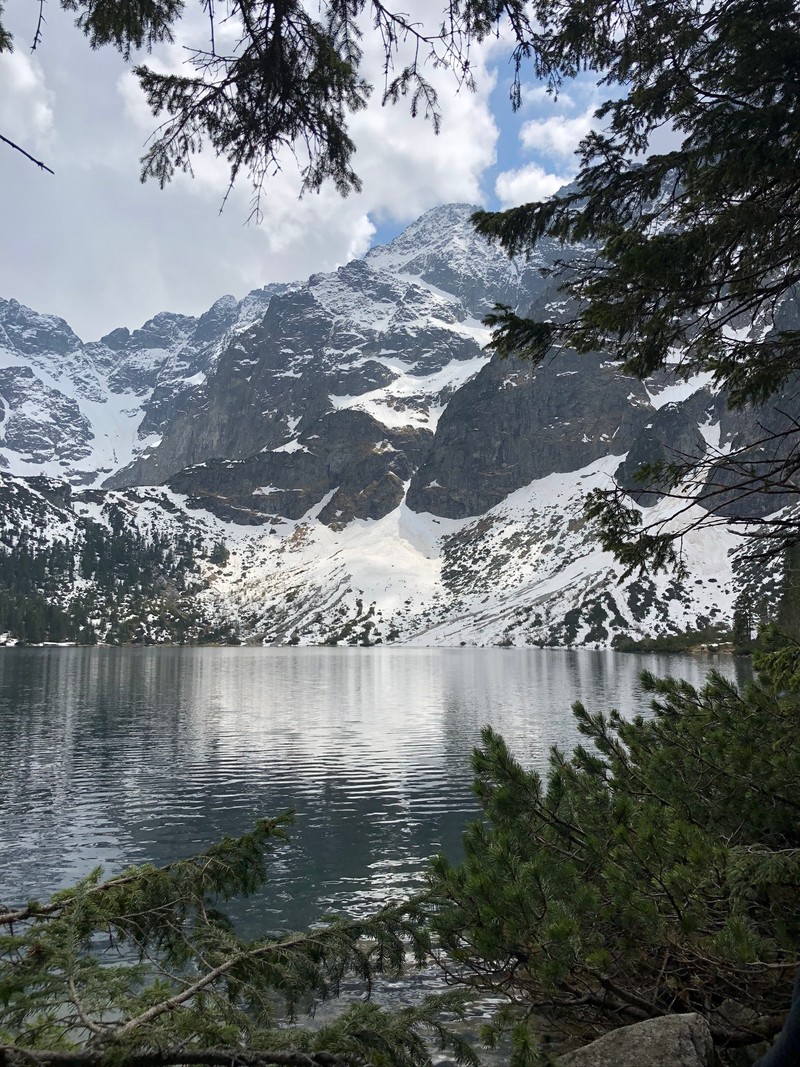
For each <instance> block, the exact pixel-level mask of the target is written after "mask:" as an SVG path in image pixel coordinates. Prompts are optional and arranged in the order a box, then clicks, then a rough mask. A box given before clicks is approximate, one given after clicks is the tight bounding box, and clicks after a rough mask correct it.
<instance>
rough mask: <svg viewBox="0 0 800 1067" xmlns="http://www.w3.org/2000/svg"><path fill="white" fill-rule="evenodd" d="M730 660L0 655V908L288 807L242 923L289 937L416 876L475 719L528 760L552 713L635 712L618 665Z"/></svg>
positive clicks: (538, 749) (326, 653)
mask: <svg viewBox="0 0 800 1067" xmlns="http://www.w3.org/2000/svg"><path fill="white" fill-rule="evenodd" d="M709 666H714V667H717V668H718V669H720V670H722V672H723V673H725V674H727V675H729V676H732V677H733V676H735V674H736V672H737V670H738V671H747V670H748V666H747V665H746V664H744V663H741V661H735V660H733V659H730V658H725V657H722V658H718V659H714V660H708V659H703V658H700V657H691V658H690V657H677V656H632V655H622V654H614V653H606V652H566V651H564V652H559V651H540V650H530V651H528V650H501V649H477V650H476V649H445V650H441V649H364V650H361V649H221V648H220V649H216V648H215V649H5V650H0V738H2V745H0V902H2V903H5V904H12V903H14V902H18V901H21V900H24V899H28V898H30V897H41V896H44V895H46V894H47V893H48V892H50V891H52V890H54V889H57V888H60V887H62V886H65V885H67V884H69V883H70V882H71V881H73V880H74V879H75V878H76V877H78V876H82V875H85V874H86V873H88V872H89V871H90V870H91V869H92V868H93V867H95V866H96V865H97V864H103V866H104V867H105V868H106V869H107V871H108V872H109V873H113V872H114V871H116V870H119V869H121V868H122V867H124V866H126V865H128V864H130V863H135V862H139V861H144V860H148V861H153V862H156V863H159V862H167V861H169V860H172V859H175V858H177V857H178V856H182V855H187V854H189V853H191V852H192V851H195V850H198V849H201V848H204V847H205V846H207V845H208V844H210V843H211V842H213V841H214V840H215V839H217V838H219V837H220V836H221V835H223V834H232V835H237V834H240V833H243V832H245V831H246V830H247V829H248V828H249V827H250V826H251V825H252V823H253V821H254V820H255V819H256V818H257V817H259V816H262V815H270V814H275V813H277V812H279V811H282V810H284V809H286V808H294V809H295V810H296V811H297V824H296V828H295V831H294V834H293V842H292V844H291V845H289V846H287V847H285V848H282V849H281V850H280V851H279V853H278V854H277V856H276V857H275V861H274V864H273V869H272V878H271V882H270V885H269V887H268V889H267V891H266V892H265V893H264V894H262V895H261V896H259V897H258V898H254V899H253V900H252V901H249V902H247V903H246V904H245V905H243V906H242V909H241V910H240V912H239V914H240V918H241V919H243V920H244V921H245V922H246V923H247V925H248V926H249V925H251V924H252V925H253V926H256V925H257V926H259V927H262V928H263V927H267V928H269V929H273V928H279V927H281V928H282V927H299V926H304V925H306V924H307V923H308V922H309V921H311V920H313V919H314V918H315V917H317V916H318V915H320V914H321V913H323V912H325V911H328V910H347V911H349V912H358V911H360V910H365V909H369V908H371V907H373V906H374V905H375V904H376V903H378V902H380V901H383V900H385V899H387V898H389V897H391V896H401V895H402V894H404V893H405V892H406V891H408V890H409V889H412V888H413V887H414V885H415V884H418V881H419V878H420V876H421V872H422V870H423V869H424V864H425V859H426V857H427V856H429V855H431V854H432V853H435V852H438V851H441V850H444V851H446V852H448V853H449V854H452V855H457V854H458V849H459V841H460V835H461V831H462V828H463V826H464V824H465V822H466V821H467V820H468V819H469V818H470V817H471V816H473V815H474V814H475V813H476V806H475V803H474V801H473V798H472V796H471V792H470V783H471V773H470V769H469V754H470V751H471V749H472V747H473V746H474V745H475V743H476V742H477V740H478V735H479V731H480V728H481V726H482V725H483V724H484V723H491V724H492V725H493V726H495V727H496V728H497V729H499V730H500V731H501V732H502V733H503V734H504V735H505V736H506V738H507V740H508V741H509V742H510V743H511V744H512V746H513V748H514V750H515V752H516V753H517V755H518V756H519V757H520V758H521V759H522V760H523V761H524V762H525V763H528V764H537V765H543V763H544V761H545V759H546V755H547V751H548V748H549V746H550V745H552V744H558V745H560V746H562V747H565V748H570V747H571V746H572V745H573V744H574V742H575V740H576V736H577V735H576V732H575V730H574V726H573V721H572V717H571V715H570V707H571V704H572V703H573V701H575V700H582V701H583V702H584V703H586V704H587V706H589V707H590V708H593V709H605V710H607V709H608V708H610V707H612V706H616V707H619V708H620V710H622V711H623V712H626V713H632V712H634V711H638V710H642V709H643V708H644V707H645V706H646V702H645V700H644V699H643V697H642V696H641V694H640V693H639V690H638V686H637V676H638V672H639V671H640V670H641V669H642V668H644V667H647V668H648V669H651V670H653V671H655V672H656V673H673V674H678V675H680V676H682V677H685V678H687V679H688V680H689V681H692V682H695V683H700V682H701V681H702V679H703V677H704V676H705V673H706V671H707V670H708V668H709Z"/></svg>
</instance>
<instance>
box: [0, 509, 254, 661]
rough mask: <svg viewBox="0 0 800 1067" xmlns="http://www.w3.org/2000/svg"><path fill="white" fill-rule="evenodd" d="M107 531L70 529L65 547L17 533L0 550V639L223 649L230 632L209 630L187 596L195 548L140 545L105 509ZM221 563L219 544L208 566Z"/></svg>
mask: <svg viewBox="0 0 800 1067" xmlns="http://www.w3.org/2000/svg"><path fill="white" fill-rule="evenodd" d="M107 519H108V525H105V524H104V523H100V522H93V521H90V520H88V519H81V520H79V521H78V536H77V538H76V539H75V540H74V541H70V540H55V541H52V542H50V541H47V540H45V539H37V538H36V537H35V536H33V535H32V534H30V533H28V532H26V531H22V532H20V533H19V534H14V535H11V534H7V535H5V543H3V542H0V634H8V635H9V636H11V637H13V638H16V639H17V640H18V641H21V642H26V643H39V642H42V641H59V642H60V641H73V642H75V643H76V644H82V645H92V644H96V643H97V641H98V640H103V641H105V642H107V643H109V644H131V643H134V644H150V643H152V642H153V640H154V638H153V636H152V634H153V633H156V634H158V635H160V637H159V639H160V640H171V641H175V642H178V643H184V642H187V641H193V642H201V643H202V642H206V641H207V642H219V641H229V640H232V638H233V634H232V630H231V626H230V625H227V624H226V625H223V626H221V627H212V626H209V625H208V624H207V623H206V622H205V621H204V620H203V618H202V617H201V616H200V614H199V613H198V611H197V608H196V606H195V604H194V602H193V595H192V594H193V593H196V591H197V589H198V588H199V587H200V586H201V584H202V582H201V579H200V578H199V576H198V573H197V571H198V562H199V560H200V559H201V558H204V556H205V552H204V549H203V546H202V545H201V544H198V543H196V542H195V540H194V539H193V537H192V536H191V535H190V534H189V533H180V534H178V535H177V536H175V537H173V538H172V539H170V538H168V537H166V536H165V535H163V534H158V533H151V534H148V535H147V536H145V535H144V534H143V533H141V532H140V531H139V530H137V529H136V528H135V527H131V526H130V525H129V524H128V523H127V518H126V515H125V514H124V512H123V511H122V510H120V509H115V508H113V507H112V508H110V509H109V511H108V514H107ZM227 558H228V550H227V548H226V547H225V545H224V544H223V543H222V542H218V543H217V544H216V545H215V546H213V547H212V548H211V550H210V553H209V554H208V559H209V562H214V563H216V564H217V565H221V564H222V563H224V562H225V561H226V560H227Z"/></svg>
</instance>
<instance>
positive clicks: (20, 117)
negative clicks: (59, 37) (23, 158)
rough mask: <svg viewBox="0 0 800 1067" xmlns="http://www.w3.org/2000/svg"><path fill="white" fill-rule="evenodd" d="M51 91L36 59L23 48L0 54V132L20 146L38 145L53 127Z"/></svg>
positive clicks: (44, 142)
mask: <svg viewBox="0 0 800 1067" xmlns="http://www.w3.org/2000/svg"><path fill="white" fill-rule="evenodd" d="M52 102H53V94H52V93H51V92H50V90H49V89H48V88H47V86H46V84H45V79H44V74H43V72H42V69H41V67H40V66H39V64H38V62H36V61H35V60H33V59H31V58H30V57H29V56H27V55H25V54H24V53H23V52H20V51H16V52H4V53H3V54H2V55H0V132H2V133H3V134H4V136H6V137H9V138H11V140H14V141H18V142H19V143H20V145H21V147H25V145H26V144H27V145H34V146H36V147H41V146H43V145H45V144H46V143H47V141H48V138H49V135H50V133H51V131H52V129H53V107H52Z"/></svg>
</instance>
